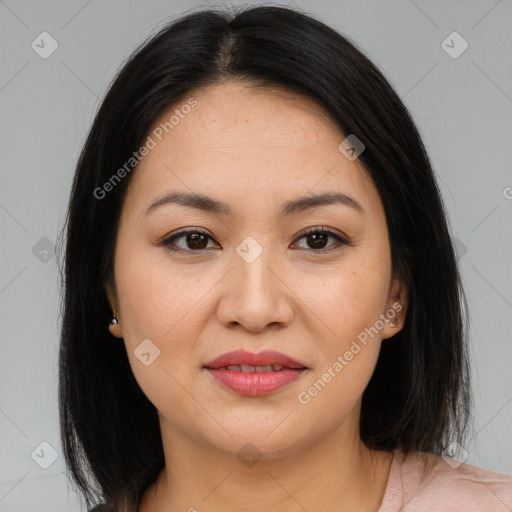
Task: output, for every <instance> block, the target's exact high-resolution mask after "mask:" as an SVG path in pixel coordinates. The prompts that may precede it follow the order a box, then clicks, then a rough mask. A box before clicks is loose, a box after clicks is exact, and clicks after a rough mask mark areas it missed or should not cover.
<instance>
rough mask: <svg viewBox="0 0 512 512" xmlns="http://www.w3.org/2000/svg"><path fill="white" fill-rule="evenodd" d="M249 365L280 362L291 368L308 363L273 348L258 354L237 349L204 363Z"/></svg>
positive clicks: (208, 366) (281, 364) (207, 365)
mask: <svg viewBox="0 0 512 512" xmlns="http://www.w3.org/2000/svg"><path fill="white" fill-rule="evenodd" d="M241 364H244V365H249V366H267V365H269V364H278V365H280V366H283V367H286V368H289V369H301V368H306V365H304V364H302V363H300V362H298V361H295V359H292V358H291V357H289V356H287V355H285V354H281V353H280V352H275V351H273V350H263V351H262V352H258V353H257V354H253V353H252V352H247V351H246V350H235V351H233V352H226V353H225V354H222V355H221V356H219V357H217V358H216V359H214V360H213V361H210V362H208V363H205V364H204V367H205V368H212V369H216V368H221V367H223V366H234V365H241Z"/></svg>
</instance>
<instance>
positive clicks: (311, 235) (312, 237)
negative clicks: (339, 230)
mask: <svg viewBox="0 0 512 512" xmlns="http://www.w3.org/2000/svg"><path fill="white" fill-rule="evenodd" d="M329 237H332V238H334V239H335V240H336V241H337V244H338V246H339V245H350V243H349V241H348V240H346V239H345V238H343V237H342V236H340V235H338V234H336V233H334V232H333V231H330V230H329V229H325V228H324V227H320V228H318V227H315V228H309V229H307V230H306V231H305V232H304V233H302V235H301V236H300V237H299V238H298V240H300V239H302V238H305V239H306V240H307V243H308V244H309V245H310V246H312V247H313V249H314V250H313V252H316V253H320V254H322V253H326V252H330V251H332V250H333V249H332V245H335V246H336V245H337V244H331V249H326V250H318V249H325V245H324V244H325V243H326V242H327V240H328V239H329ZM327 247H329V246H327ZM334 248H336V247H334ZM306 249H307V248H306Z"/></svg>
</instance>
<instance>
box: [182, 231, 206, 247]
mask: <svg viewBox="0 0 512 512" xmlns="http://www.w3.org/2000/svg"><path fill="white" fill-rule="evenodd" d="M201 237H203V242H204V241H205V240H206V236H205V235H203V234H202V233H191V234H189V235H188V236H187V243H189V242H190V241H191V243H189V248H191V249H204V247H206V245H207V244H208V241H207V240H206V245H205V244H204V243H203V244H201V242H200V241H199V242H198V240H200V238H201ZM194 244H198V245H199V246H198V245H194Z"/></svg>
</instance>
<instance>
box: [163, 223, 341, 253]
mask: <svg viewBox="0 0 512 512" xmlns="http://www.w3.org/2000/svg"><path fill="white" fill-rule="evenodd" d="M193 233H199V234H201V235H205V236H207V237H208V238H210V239H212V240H213V238H212V237H211V236H210V235H209V234H208V233H207V232H205V231H203V230H201V229H189V230H183V231H179V232H178V233H175V234H173V235H171V236H169V237H167V238H165V239H164V240H162V241H161V242H160V245H162V246H165V247H166V248H167V249H169V250H170V251H173V252H195V253H201V252H204V251H206V250H207V249H182V248H178V249H175V248H173V247H171V246H172V245H175V244H174V242H175V241H176V240H178V239H180V238H183V237H185V236H186V235H189V234H193ZM316 233H321V234H324V235H330V236H332V237H333V238H335V239H336V240H337V241H338V243H339V244H341V245H349V246H350V245H351V243H350V242H349V241H348V240H347V239H345V238H343V237H342V236H340V235H338V234H337V233H334V232H333V231H330V230H329V229H326V228H324V227H323V226H321V227H314V228H308V229H307V230H306V231H303V232H302V233H301V234H300V235H299V236H298V238H297V239H296V240H300V239H301V238H304V237H306V236H308V235H311V234H316ZM337 248H339V247H337ZM306 250H310V251H312V252H314V253H315V254H326V253H328V252H331V251H332V250H333V249H332V248H331V249H323V250H316V249H306Z"/></svg>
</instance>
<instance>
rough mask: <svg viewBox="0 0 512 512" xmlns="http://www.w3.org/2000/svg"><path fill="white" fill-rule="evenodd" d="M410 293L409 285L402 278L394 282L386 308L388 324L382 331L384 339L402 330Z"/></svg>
mask: <svg viewBox="0 0 512 512" xmlns="http://www.w3.org/2000/svg"><path fill="white" fill-rule="evenodd" d="M407 303H408V294H407V287H406V286H405V283H404V281H403V280H402V279H397V280H395V282H394V283H393V287H392V293H391V294H390V296H389V301H388V308H387V310H386V313H385V315H386V325H385V326H384V329H383V331H382V339H388V338H391V337H392V336H394V335H395V334H396V333H398V332H400V331H401V330H402V328H403V326H404V323H405V315H406V313H407Z"/></svg>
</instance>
